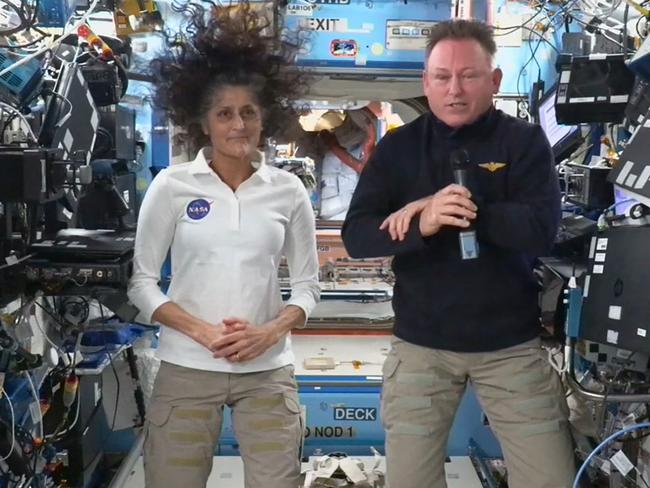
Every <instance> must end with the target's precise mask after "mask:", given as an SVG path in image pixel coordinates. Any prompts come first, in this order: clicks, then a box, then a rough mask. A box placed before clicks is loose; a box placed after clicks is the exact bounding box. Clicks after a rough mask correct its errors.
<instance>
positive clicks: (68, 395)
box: [63, 373, 79, 409]
mask: <svg viewBox="0 0 650 488" xmlns="http://www.w3.org/2000/svg"><path fill="white" fill-rule="evenodd" d="M78 389H79V377H78V376H77V375H75V374H74V373H72V374H71V375H70V376H68V378H67V379H66V380H65V384H64V385H63V405H64V406H65V408H66V409H68V408H70V407H71V406H72V404H73V403H74V399H75V398H76V397H77V390H78Z"/></svg>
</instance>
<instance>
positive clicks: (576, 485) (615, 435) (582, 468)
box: [573, 422, 650, 488]
mask: <svg viewBox="0 0 650 488" xmlns="http://www.w3.org/2000/svg"><path fill="white" fill-rule="evenodd" d="M646 428H650V422H643V423H641V424H634V425H631V426H630V427H626V428H624V429H622V430H619V431H618V432H614V433H613V434H612V435H610V436H609V437H608V438H607V439H605V440H604V441H603V442H601V443H600V444H598V446H596V448H595V449H594V450H593V451H591V454H589V456H587V459H585V462H584V463H582V466H580V469H579V470H578V473H577V474H576V478H575V480H574V482H573V488H579V486H580V485H579V481H580V477H581V476H582V474H583V473H584V471H585V470H586V469H587V466H589V463H590V462H591V460H592V459H593V458H594V456H596V455H597V454H598V453H599V452H600V451H601V450H602V449H603V447H605V446H606V445H607V444H609V443H610V442H612V441H613V440H615V439H617V438H619V437H620V436H622V435H623V434H627V433H628V432H631V431H633V430H637V429H646Z"/></svg>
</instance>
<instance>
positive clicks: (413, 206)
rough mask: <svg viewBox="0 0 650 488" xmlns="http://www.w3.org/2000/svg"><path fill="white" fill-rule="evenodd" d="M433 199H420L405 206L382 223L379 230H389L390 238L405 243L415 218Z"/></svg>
mask: <svg viewBox="0 0 650 488" xmlns="http://www.w3.org/2000/svg"><path fill="white" fill-rule="evenodd" d="M432 198H433V197H424V198H420V199H419V200H415V201H414V202H411V203H409V204H407V205H405V206H404V207H402V208H401V209H400V210H398V211H397V212H393V213H392V214H390V215H389V216H388V217H386V220H384V221H383V222H382V223H381V225H380V226H379V230H385V229H388V232H389V233H390V237H391V238H392V239H393V240H394V241H395V240H400V241H403V240H404V237H405V236H406V233H407V232H408V230H409V226H410V225H411V220H412V219H413V217H415V216H416V215H417V214H419V213H420V212H422V210H424V208H425V207H426V206H427V203H428V202H429V200H431V199H432Z"/></svg>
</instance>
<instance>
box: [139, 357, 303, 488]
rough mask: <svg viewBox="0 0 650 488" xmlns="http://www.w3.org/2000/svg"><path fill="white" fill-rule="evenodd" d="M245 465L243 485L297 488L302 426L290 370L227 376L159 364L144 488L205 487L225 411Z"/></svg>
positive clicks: (149, 422) (150, 413)
mask: <svg viewBox="0 0 650 488" xmlns="http://www.w3.org/2000/svg"><path fill="white" fill-rule="evenodd" d="M224 405H228V406H229V407H231V408H232V421H233V427H234V430H235V435H236V436H237V441H238V442H239V449H240V452H241V456H242V459H243V461H244V476H245V480H246V481H245V486H246V488H260V487H264V488H297V487H298V486H299V484H300V480H299V479H300V458H299V456H300V453H299V451H300V445H301V443H302V433H303V427H302V421H301V417H300V406H299V403H298V393H297V387H296V381H295V378H294V375H293V366H285V367H283V368H279V369H275V370H271V371H261V372H256V373H245V374H229V373H217V372H213V371H202V370H197V369H190V368H185V367H182V366H176V365H174V364H170V363H167V362H163V363H162V364H161V365H160V370H159V372H158V376H157V377H156V381H155V383H154V388H153V394H152V398H151V403H150V406H149V410H148V412H147V426H146V429H147V434H146V440H145V445H144V468H145V469H144V471H145V485H146V487H147V488H203V487H205V485H206V482H207V479H208V476H209V475H210V470H211V469H212V457H213V455H214V451H215V448H216V445H217V441H218V439H219V435H220V432H221V423H222V417H223V407H224Z"/></svg>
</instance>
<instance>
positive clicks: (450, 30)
mask: <svg viewBox="0 0 650 488" xmlns="http://www.w3.org/2000/svg"><path fill="white" fill-rule="evenodd" d="M445 39H474V40H475V41H477V42H478V43H479V44H480V45H481V46H482V47H483V49H485V51H486V52H487V53H488V54H489V55H490V57H491V58H492V57H494V55H495V54H496V52H497V45H496V42H494V30H493V28H492V27H490V26H489V25H487V24H486V23H485V22H481V21H480V20H466V19H452V20H445V21H444V22H439V23H437V24H436V25H434V26H433V28H432V29H431V34H430V35H429V39H428V40H427V49H426V52H425V54H426V57H425V58H424V59H425V63H426V62H427V61H428V59H429V55H430V54H431V51H433V48H434V47H435V45H436V44H438V43H439V42H440V41H443V40H445Z"/></svg>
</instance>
